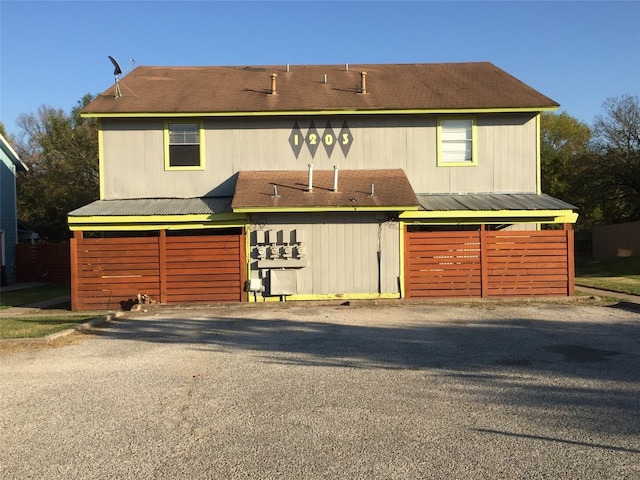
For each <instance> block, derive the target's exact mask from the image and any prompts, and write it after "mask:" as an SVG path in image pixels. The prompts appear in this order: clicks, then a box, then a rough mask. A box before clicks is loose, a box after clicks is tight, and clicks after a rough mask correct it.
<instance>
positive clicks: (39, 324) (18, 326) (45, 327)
mask: <svg viewBox="0 0 640 480" xmlns="http://www.w3.org/2000/svg"><path fill="white" fill-rule="evenodd" d="M92 318H96V315H95V313H94V314H82V315H74V314H72V313H68V314H62V315H47V316H32V317H9V318H0V339H10V338H38V337H44V336H46V335H50V334H52V333H56V332H59V331H61V330H66V329H67V328H72V327H75V326H76V325H79V324H81V323H84V322H86V321H87V320H90V319H92Z"/></svg>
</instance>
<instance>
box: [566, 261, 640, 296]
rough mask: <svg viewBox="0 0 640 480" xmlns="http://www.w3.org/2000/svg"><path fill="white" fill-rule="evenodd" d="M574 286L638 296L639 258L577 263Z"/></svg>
mask: <svg viewBox="0 0 640 480" xmlns="http://www.w3.org/2000/svg"><path fill="white" fill-rule="evenodd" d="M576 285H581V286H583V287H593V288H601V289H604V290H610V291H613V292H622V293H629V294H632V295H640V257H616V258H607V259H603V260H581V261H578V262H576Z"/></svg>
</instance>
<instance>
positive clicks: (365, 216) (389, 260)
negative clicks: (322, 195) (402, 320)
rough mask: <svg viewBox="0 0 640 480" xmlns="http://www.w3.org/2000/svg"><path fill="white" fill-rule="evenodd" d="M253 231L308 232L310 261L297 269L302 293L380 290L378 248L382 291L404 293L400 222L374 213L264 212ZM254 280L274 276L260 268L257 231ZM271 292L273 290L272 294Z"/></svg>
mask: <svg viewBox="0 0 640 480" xmlns="http://www.w3.org/2000/svg"><path fill="white" fill-rule="evenodd" d="M252 222H253V224H252V226H251V231H252V232H255V231H256V230H263V231H264V230H271V231H281V230H284V231H285V232H289V231H291V230H294V229H295V230H297V231H298V232H302V236H303V245H304V247H305V250H306V257H305V259H306V263H307V265H306V266H304V267H301V268H296V269H295V270H296V271H297V285H298V294H300V295H329V294H337V295H340V294H377V293H378V251H380V293H383V294H384V293H387V294H388V293H398V283H399V282H398V278H399V276H400V256H399V255H400V253H399V252H400V232H399V230H398V228H399V227H398V223H397V222H393V221H387V219H386V218H378V217H376V215H375V214H371V213H317V214H315V213H314V214H286V215H285V214H273V215H264V214H262V215H260V216H259V217H254V218H253V219H252ZM250 239H251V250H252V255H251V263H250V275H249V277H250V278H261V277H263V278H268V272H267V271H266V270H268V269H258V265H257V259H256V258H255V254H254V249H255V234H253V233H252V234H251V236H250ZM267 293H268V292H267Z"/></svg>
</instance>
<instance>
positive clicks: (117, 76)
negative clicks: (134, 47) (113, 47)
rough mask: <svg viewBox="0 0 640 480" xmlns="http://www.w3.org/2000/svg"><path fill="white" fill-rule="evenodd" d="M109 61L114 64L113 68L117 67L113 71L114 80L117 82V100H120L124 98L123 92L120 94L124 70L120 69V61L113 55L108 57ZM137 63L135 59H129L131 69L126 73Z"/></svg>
mask: <svg viewBox="0 0 640 480" xmlns="http://www.w3.org/2000/svg"><path fill="white" fill-rule="evenodd" d="M108 57H109V60H111V63H113V66H114V67H115V68H114V70H113V77H114V80H115V82H116V94H115V97H116V98H120V97H121V96H122V92H120V75H122V74H123V72H122V68H120V64H119V63H118V61H117V60H116V59H115V58H113V57H112V56H111V55H108ZM135 63H136V61H135V60H134V59H133V58H130V59H129V67H128V68H127V70H126V71H129V69H130V68H131V67H132V66H133V65H134V64H135Z"/></svg>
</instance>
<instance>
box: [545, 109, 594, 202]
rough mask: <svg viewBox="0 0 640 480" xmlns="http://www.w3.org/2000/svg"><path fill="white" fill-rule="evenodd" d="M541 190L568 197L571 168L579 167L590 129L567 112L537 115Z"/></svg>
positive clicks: (585, 150)
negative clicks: (538, 122) (538, 116)
mask: <svg viewBox="0 0 640 480" xmlns="http://www.w3.org/2000/svg"><path fill="white" fill-rule="evenodd" d="M540 137H541V138H540V168H541V171H542V191H543V192H545V193H548V194H549V195H552V196H554V197H557V198H560V199H563V200H566V201H569V199H568V198H567V197H574V196H575V193H576V192H572V189H573V186H574V184H575V182H574V178H575V172H576V170H578V169H580V168H582V166H583V165H582V164H583V160H584V157H585V155H586V154H587V152H588V148H589V141H590V139H591V130H590V129H589V127H588V126H587V125H586V124H584V123H582V122H580V121H579V120H577V119H576V118H574V117H572V116H571V115H569V114H567V113H564V112H563V113H560V114H554V113H547V112H545V113H543V114H542V116H541V119H540Z"/></svg>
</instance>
